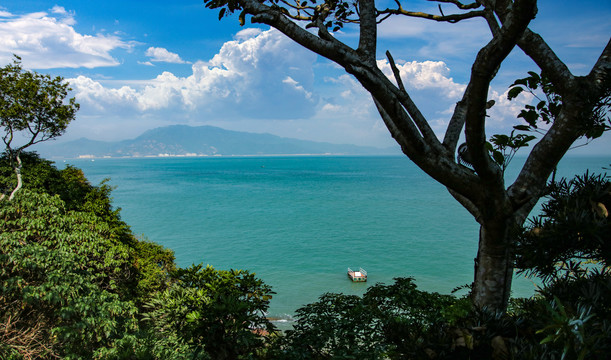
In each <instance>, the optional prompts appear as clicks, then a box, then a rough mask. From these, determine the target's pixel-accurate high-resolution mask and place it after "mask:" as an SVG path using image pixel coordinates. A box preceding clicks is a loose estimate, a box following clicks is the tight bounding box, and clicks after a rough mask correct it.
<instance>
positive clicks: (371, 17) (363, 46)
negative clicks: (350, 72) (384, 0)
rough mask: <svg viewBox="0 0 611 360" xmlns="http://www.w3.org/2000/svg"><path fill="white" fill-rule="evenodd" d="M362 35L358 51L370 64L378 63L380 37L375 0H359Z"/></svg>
mask: <svg viewBox="0 0 611 360" xmlns="http://www.w3.org/2000/svg"><path fill="white" fill-rule="evenodd" d="M358 4H359V13H360V19H361V21H360V26H359V30H360V36H359V47H358V48H357V50H356V51H357V52H358V53H359V54H362V56H363V57H364V61H365V63H366V64H367V65H369V66H375V63H376V42H377V38H378V33H377V23H376V15H375V0H359V2H358Z"/></svg>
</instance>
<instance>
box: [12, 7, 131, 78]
mask: <svg viewBox="0 0 611 360" xmlns="http://www.w3.org/2000/svg"><path fill="white" fill-rule="evenodd" d="M52 12H53V13H54V14H56V15H57V16H56V17H54V16H49V14H47V13H45V12H36V13H29V14H25V15H13V14H8V13H6V14H4V16H3V17H1V18H0V62H2V63H7V62H9V61H10V60H11V58H12V54H17V55H19V56H21V57H22V58H23V64H24V66H26V67H28V68H34V69H49V68H61V67H70V68H78V67H86V68H95V67H99V66H115V65H118V64H119V62H118V61H117V60H116V59H115V58H113V57H112V55H111V54H110V53H111V51H113V50H115V49H118V48H123V49H129V48H131V46H132V45H131V44H130V43H128V42H125V41H123V40H121V39H120V38H119V37H117V36H115V35H104V34H96V35H86V34H80V33H78V32H76V31H75V30H74V28H73V27H72V25H74V23H75V21H74V17H73V15H74V14H73V13H71V12H68V11H66V10H65V9H64V8H63V7H59V6H56V7H54V8H53V9H52Z"/></svg>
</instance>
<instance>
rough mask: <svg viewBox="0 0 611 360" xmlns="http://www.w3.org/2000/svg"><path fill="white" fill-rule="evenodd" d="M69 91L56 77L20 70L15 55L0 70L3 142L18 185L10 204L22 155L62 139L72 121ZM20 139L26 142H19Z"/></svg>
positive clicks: (75, 107) (74, 109)
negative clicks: (48, 142)
mask: <svg viewBox="0 0 611 360" xmlns="http://www.w3.org/2000/svg"><path fill="white" fill-rule="evenodd" d="M70 90H71V89H70V88H69V87H68V83H65V82H64V79H63V78H61V77H59V76H58V77H55V78H51V77H50V76H49V75H41V74H38V73H36V72H30V71H25V70H23V68H22V67H21V58H20V57H18V56H16V55H15V59H14V60H13V63H12V64H9V65H6V66H5V67H3V68H0V127H2V132H3V135H2V141H3V142H4V145H5V149H6V153H7V154H8V158H9V161H10V165H11V167H12V168H13V169H14V171H15V174H16V177H17V181H18V183H17V186H16V187H15V188H14V190H13V191H12V192H11V196H10V197H9V200H11V199H12V198H13V196H14V194H15V192H16V191H17V190H19V189H20V187H21V185H22V183H21V174H20V169H21V158H20V154H21V152H22V151H23V150H24V149H26V148H28V147H30V146H32V145H34V144H37V143H39V142H42V141H47V140H50V139H53V138H55V137H58V136H60V135H62V134H63V133H64V132H65V131H66V127H67V126H68V124H69V123H70V122H71V121H72V120H74V118H75V116H76V112H77V111H78V109H79V105H78V104H77V103H76V102H75V99H74V98H71V99H69V100H68V103H67V104H65V103H64V100H65V99H66V96H67V95H68V91H70ZM21 138H24V139H25V140H23V141H20V140H21ZM2 198H3V197H2Z"/></svg>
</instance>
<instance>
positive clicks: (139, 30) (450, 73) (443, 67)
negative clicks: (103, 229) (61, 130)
mask: <svg viewBox="0 0 611 360" xmlns="http://www.w3.org/2000/svg"><path fill="white" fill-rule="evenodd" d="M391 5H392V3H389V6H391ZM409 6H414V7H415V9H418V10H425V11H427V10H428V11H432V12H435V13H436V12H437V11H438V10H437V7H436V5H434V4H432V3H431V2H426V1H421V0H417V1H416V0H412V1H410V2H409ZM451 7H452V5H450V4H446V5H444V7H443V8H444V12H446V13H448V12H450V11H451V10H452V9H451ZM610 17H611V1H609V0H584V1H551V0H547V1H540V4H539V13H538V15H537V17H536V19H535V20H533V22H532V23H531V29H533V30H534V31H536V32H538V33H540V34H541V35H542V36H543V37H544V38H545V39H546V40H547V41H548V43H549V44H550V45H551V46H552V48H553V49H554V51H555V52H556V53H557V54H558V55H559V56H560V58H561V59H563V60H564V61H565V63H566V64H567V65H568V66H569V68H570V69H571V71H572V72H573V73H574V74H575V75H584V74H587V73H588V72H589V70H590V68H591V67H592V65H593V64H594V63H595V62H596V60H597V58H598V57H599V55H600V53H601V52H602V49H603V48H604V46H605V45H606V43H607V42H608V41H609V36H610V35H611V22H609V20H608V19H609V18H610ZM336 36H337V37H338V38H340V40H342V41H345V42H347V43H349V44H355V43H356V42H357V41H358V31H357V30H356V29H355V28H351V27H346V28H345V29H343V30H342V31H341V32H339V33H337V34H336ZM378 37H379V39H378V52H379V53H378V56H377V58H378V64H379V66H380V68H381V69H383V70H384V71H385V73H387V74H388V75H390V67H389V66H388V62H387V60H386V59H385V55H384V53H385V52H386V50H390V52H391V53H392V55H393V57H394V58H395V60H396V61H397V63H398V67H399V68H400V70H401V76H402V79H403V81H404V83H405V85H406V87H407V89H408V91H409V92H410V94H411V95H412V98H413V99H414V101H415V102H416V104H418V105H419V107H420V108H421V110H422V112H423V114H424V115H425V116H426V117H427V119H428V120H429V122H430V123H431V124H432V126H433V129H434V130H435V131H436V133H437V134H438V136H440V137H442V136H443V132H444V130H445V126H446V125H447V122H448V120H449V118H450V116H451V112H452V109H453V107H454V104H455V103H456V101H458V100H459V99H460V96H461V93H462V90H464V88H465V86H466V83H467V82H468V79H469V73H470V68H471V64H472V61H473V59H474V58H475V55H476V53H477V51H478V49H479V48H480V47H481V46H483V45H484V44H486V43H487V42H488V41H489V40H490V32H489V31H488V29H487V27H486V25H485V23H484V22H483V20H481V19H474V20H468V21H464V22H460V23H458V24H445V23H436V22H431V21H426V20H420V19H413V18H406V17H398V18H391V19H389V20H387V21H385V22H383V23H382V24H380V26H379V30H378ZM13 54H17V55H19V56H20V57H21V58H22V62H23V65H24V67H25V68H27V69H31V70H35V71H37V72H40V73H46V74H51V75H53V76H57V75H59V76H62V77H64V78H65V79H66V81H68V82H70V86H71V88H72V89H73V90H72V92H71V94H70V96H74V97H76V99H77V102H78V103H80V105H81V108H80V110H79V112H78V114H77V117H76V119H75V121H74V122H73V123H71V124H70V126H69V128H68V130H67V132H66V134H65V135H64V136H62V138H61V140H63V141H66V140H74V139H78V138H81V137H86V138H89V139H94V140H105V141H111V140H123V139H130V138H134V137H136V136H138V135H140V134H141V133H142V132H144V131H146V130H148V129H152V128H156V127H160V126H167V125H173V124H186V125H192V126H199V125H213V126H218V127H222V128H225V129H229V130H237V131H247V132H256V133H270V134H274V135H278V136H283V137H291V138H298V139H305V140H313V141H324V142H331V143H341V144H357V145H367V146H376V147H389V146H396V144H395V142H394V140H393V139H392V138H391V137H390V134H389V132H388V130H387V129H386V128H385V126H384V124H383V122H382V121H381V119H380V117H379V115H378V114H377V112H376V110H375V107H374V106H373V103H372V101H371V98H370V97H369V95H368V94H367V93H366V92H365V91H364V90H363V89H362V88H361V86H360V85H359V84H358V83H357V82H356V81H355V80H354V78H352V77H351V76H349V75H348V74H346V73H345V71H344V70H343V69H341V68H339V67H338V66H337V65H335V64H333V63H332V62H330V61H328V60H326V59H324V58H322V57H319V56H317V55H315V54H313V53H311V52H309V51H308V50H306V49H304V48H302V47H300V46H299V45H297V44H295V43H293V42H292V41H291V40H289V39H288V38H286V37H285V36H283V35H282V34H281V33H279V32H277V31H275V30H272V29H269V27H267V26H260V25H252V24H250V21H249V20H248V19H247V23H246V25H245V26H243V27H241V26H240V25H239V22H238V19H237V17H236V16H230V17H225V18H223V19H222V20H221V21H219V19H218V11H216V10H210V9H207V8H205V7H204V5H203V1H201V0H177V1H158V0H147V1H143V0H129V1H125V0H123V1H116V0H105V1H82V0H69V1H68V0H67V1H61V0H58V1H44V0H9V1H0V66H3V65H4V64H8V63H9V62H11V61H12V56H13ZM531 70H534V71H538V69H537V68H536V66H535V65H534V63H533V62H532V61H531V60H530V59H528V58H527V57H525V56H524V55H523V54H522V53H521V52H520V51H519V49H517V50H514V51H513V52H512V54H510V56H509V58H508V61H507V62H506V63H504V64H503V66H502V68H501V70H500V71H499V74H498V76H497V78H496V79H495V80H494V81H493V83H492V85H491V89H490V95H489V98H490V99H494V100H495V101H496V105H495V106H494V107H493V108H492V109H491V111H490V113H489V115H490V116H489V118H488V122H487V132H488V134H489V135H492V134H497V133H509V132H510V131H511V128H512V126H513V125H516V124H519V123H520V122H519V119H517V118H516V115H517V114H518V113H519V110H520V109H521V108H522V107H523V106H524V104H526V103H530V102H532V101H533V99H532V97H528V96H526V95H521V96H520V97H519V98H518V99H516V100H514V101H511V102H510V101H508V100H507V97H506V95H507V90H508V87H509V85H511V83H512V82H513V81H514V80H515V79H517V78H522V77H526V76H527V71H531ZM610 138H611V136H610V135H608V134H607V135H605V136H604V137H603V138H602V139H599V140H598V141H594V142H593V143H591V144H589V145H588V146H587V147H582V148H579V149H576V150H575V151H576V152H587V153H602V154H609V153H610V150H611V139H610ZM584 149H585V150H584Z"/></svg>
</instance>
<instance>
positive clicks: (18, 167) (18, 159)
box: [8, 153, 23, 201]
mask: <svg viewBox="0 0 611 360" xmlns="http://www.w3.org/2000/svg"><path fill="white" fill-rule="evenodd" d="M15 160H16V161H17V165H16V166H15V167H14V170H15V175H17V187H15V189H13V192H11V196H9V198H8V201H11V200H13V198H14V197H15V194H16V193H17V191H19V189H21V187H22V186H23V182H22V180H21V157H19V153H18V154H17V155H16V156H15Z"/></svg>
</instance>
